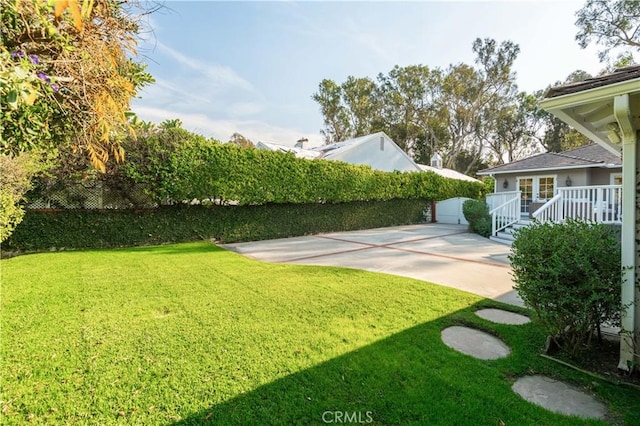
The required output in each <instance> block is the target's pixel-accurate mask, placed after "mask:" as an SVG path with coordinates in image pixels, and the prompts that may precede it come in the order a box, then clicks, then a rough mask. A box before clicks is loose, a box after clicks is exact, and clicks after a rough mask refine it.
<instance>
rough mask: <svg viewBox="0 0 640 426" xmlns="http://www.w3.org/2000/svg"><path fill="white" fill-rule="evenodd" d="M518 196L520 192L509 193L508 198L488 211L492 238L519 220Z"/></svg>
mask: <svg viewBox="0 0 640 426" xmlns="http://www.w3.org/2000/svg"><path fill="white" fill-rule="evenodd" d="M520 195H521V194H520V191H513V192H511V197H510V198H507V199H506V201H504V202H503V203H502V204H500V205H499V206H497V207H495V208H493V209H491V210H490V211H489V214H490V215H491V235H492V236H494V237H495V236H496V235H497V234H498V232H500V231H502V230H503V229H505V228H507V227H508V226H510V225H513V224H514V223H516V222H517V221H518V220H520Z"/></svg>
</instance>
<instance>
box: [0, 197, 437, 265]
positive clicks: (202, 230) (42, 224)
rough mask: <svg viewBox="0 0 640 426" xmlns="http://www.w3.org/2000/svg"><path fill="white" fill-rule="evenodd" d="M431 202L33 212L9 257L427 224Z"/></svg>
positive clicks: (6, 246)
mask: <svg viewBox="0 0 640 426" xmlns="http://www.w3.org/2000/svg"><path fill="white" fill-rule="evenodd" d="M429 204H430V203H429V202H427V201H425V200H391V201H374V202H353V203H340V204H268V205H254V206H212V207H204V206H188V205H177V206H164V207H160V208H158V209H153V210H142V211H140V210H60V211H29V212H27V215H26V216H25V218H24V220H23V222H22V223H21V224H20V226H18V227H17V228H16V230H15V232H14V234H13V235H11V237H9V239H8V240H7V241H5V242H4V243H3V245H2V250H3V252H13V251H19V252H20V251H42V250H49V249H51V248H57V249H86V248H110V247H125V246H137V245H148V244H163V243H172V242H182V241H194V240H199V239H210V238H213V239H216V240H218V241H220V242H224V243H229V242H238V241H256V240H264V239H270V238H283V237H293V236H299V235H309V234H317V233H322V232H332V231H348V230H355V229H369V228H376V227H385V226H395V225H405V224H413V223H420V222H424V220H425V219H424V212H425V210H426V208H427V207H428V206H429Z"/></svg>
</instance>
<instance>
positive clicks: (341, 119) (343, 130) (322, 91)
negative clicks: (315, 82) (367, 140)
mask: <svg viewBox="0 0 640 426" xmlns="http://www.w3.org/2000/svg"><path fill="white" fill-rule="evenodd" d="M311 98H312V99H313V100H314V101H316V102H317V103H318V104H319V105H320V112H321V113H322V117H323V118H324V125H325V128H324V129H322V130H321V131H320V133H322V136H323V137H324V141H325V143H326V144H329V143H333V142H339V141H342V140H345V139H349V138H350V137H351V135H352V134H353V129H352V128H351V123H350V120H349V112H348V108H347V107H346V106H345V105H344V103H343V100H342V87H340V85H338V84H337V83H336V82H335V81H333V80H329V79H324V80H322V81H321V82H320V84H319V86H318V91H317V92H316V93H314V94H313V95H312V96H311Z"/></svg>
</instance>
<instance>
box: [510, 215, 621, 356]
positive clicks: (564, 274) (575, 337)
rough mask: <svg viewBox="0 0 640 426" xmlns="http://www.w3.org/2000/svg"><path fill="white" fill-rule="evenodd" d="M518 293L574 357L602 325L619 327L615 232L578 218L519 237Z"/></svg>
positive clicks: (515, 257) (514, 256)
mask: <svg viewBox="0 0 640 426" xmlns="http://www.w3.org/2000/svg"><path fill="white" fill-rule="evenodd" d="M515 237H516V238H515V241H514V243H513V245H512V248H511V249H512V252H511V255H510V256H509V260H510V261H511V265H512V267H513V275H514V280H515V282H516V285H515V289H516V290H517V291H518V293H519V294H520V297H522V300H523V301H524V303H525V305H526V306H528V307H530V308H531V309H533V310H534V312H535V315H536V316H537V318H538V319H539V320H540V322H541V323H542V325H543V326H544V327H545V328H546V330H547V332H548V333H549V335H550V336H551V337H552V338H553V339H554V340H555V343H556V344H557V345H558V346H559V347H560V348H562V349H563V350H565V351H566V352H567V353H568V354H569V355H571V356H576V355H578V354H579V352H580V351H581V350H582V349H583V348H585V347H587V346H589V344H590V342H591V338H592V336H593V335H594V334H596V333H598V334H599V332H600V326H601V324H602V323H603V322H605V321H606V322H608V323H610V324H612V325H614V326H619V325H620V311H621V309H622V308H623V307H622V306H621V297H620V292H621V284H622V268H621V260H620V259H621V257H620V243H619V240H618V236H617V235H616V231H615V229H614V228H611V227H608V226H606V225H602V224H592V223H586V222H580V221H574V220H568V221H567V222H566V223H539V222H538V223H535V224H533V225H532V226H529V227H526V228H521V229H520V230H518V231H516V233H515Z"/></svg>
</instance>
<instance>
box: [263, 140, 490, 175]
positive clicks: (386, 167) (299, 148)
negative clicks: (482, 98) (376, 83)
mask: <svg viewBox="0 0 640 426" xmlns="http://www.w3.org/2000/svg"><path fill="white" fill-rule="evenodd" d="M305 142H306V141H304V140H300V141H298V143H296V145H295V146H293V147H292V146H287V145H280V144H274V143H267V142H258V143H257V144H256V148H258V149H268V150H271V151H282V152H293V153H294V154H295V155H296V156H297V157H300V158H306V159H323V160H334V161H343V162H345V163H350V164H362V165H367V166H370V167H371V168H372V169H374V170H381V171H385V172H392V171H396V170H397V171H400V172H420V171H430V172H434V173H436V174H439V175H441V176H443V177H446V178H452V179H459V180H467V181H471V182H478V180H476V179H474V178H472V177H470V176H467V175H464V174H462V173H460V172H457V171H455V170H451V169H447V168H444V167H442V161H441V160H440V161H438V159H439V158H440V157H439V156H438V155H437V154H436V155H435V156H434V158H433V159H432V161H431V163H432V164H431V165H430V166H426V165H422V164H416V163H415V162H414V161H413V160H412V159H411V157H409V156H408V155H407V154H406V153H405V152H404V151H403V150H402V148H400V147H399V146H398V145H396V143H395V142H394V141H393V140H392V139H391V138H390V137H389V136H387V135H386V134H385V133H384V132H378V133H373V134H371V135H366V136H360V137H357V138H353V139H348V140H345V141H342V142H337V143H333V144H330V145H323V146H319V147H315V148H304V147H305V145H306V144H305ZM436 157H437V158H436Z"/></svg>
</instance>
